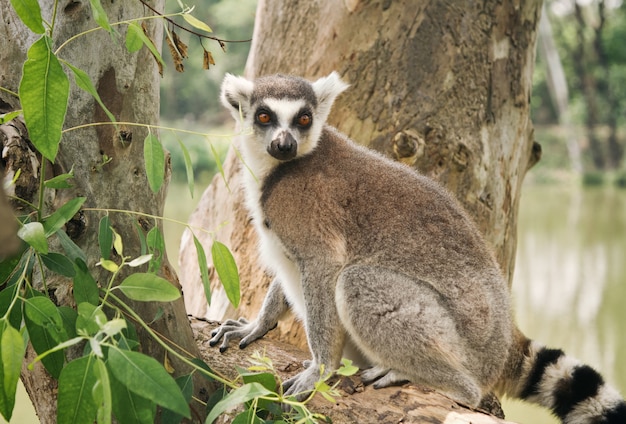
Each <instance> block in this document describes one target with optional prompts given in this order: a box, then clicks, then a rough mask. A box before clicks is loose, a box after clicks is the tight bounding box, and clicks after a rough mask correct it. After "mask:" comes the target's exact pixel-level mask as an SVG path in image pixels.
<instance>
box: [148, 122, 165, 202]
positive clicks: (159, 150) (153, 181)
mask: <svg viewBox="0 0 626 424" xmlns="http://www.w3.org/2000/svg"><path fill="white" fill-rule="evenodd" d="M143 158H144V161H145V162H146V176H147V177H148V185H150V190H152V192H153V193H158V192H159V190H160V189H161V185H162V184H163V181H164V179H165V152H163V146H162V145H161V142H160V141H159V139H158V138H157V137H156V136H155V135H154V134H152V133H149V134H148V136H147V137H146V139H145V140H144V142H143Z"/></svg>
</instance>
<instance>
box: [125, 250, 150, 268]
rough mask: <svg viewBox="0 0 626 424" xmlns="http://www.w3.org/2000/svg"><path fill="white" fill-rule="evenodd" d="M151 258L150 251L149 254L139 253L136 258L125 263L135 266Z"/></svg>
mask: <svg viewBox="0 0 626 424" xmlns="http://www.w3.org/2000/svg"><path fill="white" fill-rule="evenodd" d="M151 260H152V253H150V254H149V255H141V256H139V257H138V258H135V259H133V260H132V261H130V262H128V263H127V265H128V266H130V267H132V268H136V267H138V266H141V265H143V264H145V263H148V262H150V261H151Z"/></svg>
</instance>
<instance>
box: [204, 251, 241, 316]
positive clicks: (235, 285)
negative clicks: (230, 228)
mask: <svg viewBox="0 0 626 424" xmlns="http://www.w3.org/2000/svg"><path fill="white" fill-rule="evenodd" d="M211 256H212V258H213V266H215V271H217V275H218V276H219V278H220V281H221V282H222V285H223V286H224V291H225V292H226V296H227V297H228V300H229V301H230V303H232V304H233V306H234V307H235V308H236V307H238V306H239V300H240V296H241V294H240V292H239V271H238V270H237V264H236V262H235V258H233V255H232V253H230V250H228V247H226V246H225V245H224V244H222V243H220V242H219V241H217V240H216V241H214V242H213V246H212V247H211Z"/></svg>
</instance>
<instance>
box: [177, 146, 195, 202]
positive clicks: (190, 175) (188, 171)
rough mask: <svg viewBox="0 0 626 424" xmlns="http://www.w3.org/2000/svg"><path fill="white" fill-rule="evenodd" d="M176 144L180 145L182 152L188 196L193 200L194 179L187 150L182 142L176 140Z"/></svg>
mask: <svg viewBox="0 0 626 424" xmlns="http://www.w3.org/2000/svg"><path fill="white" fill-rule="evenodd" d="M178 144H179V145H180V149H181V150H182V151H183V159H184V160H185V173H186V174H187V187H189V194H190V195H191V198H193V186H194V178H193V164H192V163H191V156H190V155H189V150H187V147H186V146H185V145H184V144H183V142H182V141H180V140H178Z"/></svg>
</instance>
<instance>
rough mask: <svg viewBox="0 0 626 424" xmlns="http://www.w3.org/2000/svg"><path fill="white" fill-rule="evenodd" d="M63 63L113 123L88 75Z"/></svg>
mask: <svg viewBox="0 0 626 424" xmlns="http://www.w3.org/2000/svg"><path fill="white" fill-rule="evenodd" d="M90 1H91V2H92V3H93V2H94V1H96V2H98V3H100V2H99V1H98V0H90ZM100 7H101V8H102V6H100ZM105 16H106V15H105ZM107 24H108V22H107ZM64 63H65V64H66V65H67V67H68V68H70V69H71V70H72V72H73V73H74V80H75V81H76V85H78V86H79V87H80V88H82V89H83V90H85V91H86V92H87V93H89V94H91V96H92V97H93V98H94V99H95V100H96V102H98V104H99V105H100V107H101V108H102V110H103V111H104V113H106V115H107V116H108V117H109V119H110V120H111V122H116V121H115V116H113V114H112V113H111V111H110V110H109V109H108V108H107V107H106V106H105V105H104V103H103V102H102V99H101V98H100V94H98V90H96V87H95V86H94V85H93V83H92V82H91V78H89V75H87V73H86V72H85V71H83V70H82V69H79V68H77V67H75V66H73V65H71V64H70V63H67V62H64Z"/></svg>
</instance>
